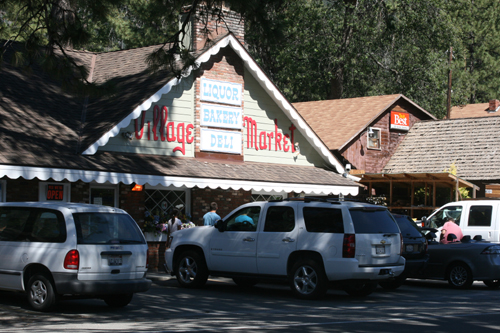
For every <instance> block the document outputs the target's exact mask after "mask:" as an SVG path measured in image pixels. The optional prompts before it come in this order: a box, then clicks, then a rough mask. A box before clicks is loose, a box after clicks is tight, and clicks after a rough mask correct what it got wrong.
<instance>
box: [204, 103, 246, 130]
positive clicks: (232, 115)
mask: <svg viewBox="0 0 500 333" xmlns="http://www.w3.org/2000/svg"><path fill="white" fill-rule="evenodd" d="M242 113H243V112H242V109H241V108H235V107H230V106H223V105H217V104H204V103H202V104H201V119H200V122H201V126H207V127H222V128H233V129H241V128H242V125H241V118H242V116H241V115H242Z"/></svg>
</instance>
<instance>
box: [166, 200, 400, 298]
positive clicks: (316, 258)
mask: <svg viewBox="0 0 500 333" xmlns="http://www.w3.org/2000/svg"><path fill="white" fill-rule="evenodd" d="M401 246H402V241H401V233H400V231H399V228H398V226H397V224H396V222H395V221H394V219H393V218H392V216H391V215H390V213H389V211H388V210H387V209H386V208H385V207H382V206H375V205H370V204H366V203H359V202H349V201H329V200H326V199H319V198H305V199H302V200H285V201H270V202H254V203H249V204H245V205H243V206H240V207H239V208H237V209H235V210H234V211H233V212H231V213H230V214H229V215H228V216H226V217H225V218H224V219H223V220H220V221H218V222H217V223H216V225H215V227H197V228H191V229H185V230H181V231H179V232H176V233H174V235H173V237H172V240H171V246H170V248H168V249H167V250H166V252H165V260H166V268H167V271H168V272H170V273H171V274H172V275H176V277H177V281H178V282H179V284H180V285H181V286H183V287H201V286H203V285H204V284H205V282H206V280H207V278H208V276H209V275H212V276H223V277H231V278H232V279H233V280H234V282H235V283H237V284H238V285H241V286H251V285H255V284H257V283H258V282H260V281H264V280H271V279H274V280H285V281H288V283H289V284H290V287H291V289H292V291H293V292H294V293H295V295H296V296H297V297H299V298H304V299H313V298H319V297H322V296H323V295H324V294H325V293H326V291H327V289H328V287H329V286H331V285H334V284H336V285H340V286H341V287H342V288H343V289H344V290H345V291H346V292H347V293H349V294H350V295H356V296H365V295H369V294H370V293H372V292H373V291H374V290H375V288H376V286H377V283H378V282H380V281H383V280H387V279H392V278H394V277H396V276H398V275H399V274H401V272H403V270H404V265H405V259H404V258H403V257H401Z"/></svg>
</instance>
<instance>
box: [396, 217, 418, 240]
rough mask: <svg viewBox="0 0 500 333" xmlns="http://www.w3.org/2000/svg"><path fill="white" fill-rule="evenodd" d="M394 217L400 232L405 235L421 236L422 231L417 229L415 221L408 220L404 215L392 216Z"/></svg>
mask: <svg viewBox="0 0 500 333" xmlns="http://www.w3.org/2000/svg"><path fill="white" fill-rule="evenodd" d="M394 219H395V220H396V222H397V223H398V225H399V229H400V230H401V234H402V235H403V236H405V237H422V233H421V232H420V231H419V229H418V227H417V225H416V224H415V222H413V221H412V220H410V218H409V217H408V216H406V215H402V216H394Z"/></svg>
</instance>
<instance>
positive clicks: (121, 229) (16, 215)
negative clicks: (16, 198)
mask: <svg viewBox="0 0 500 333" xmlns="http://www.w3.org/2000/svg"><path fill="white" fill-rule="evenodd" d="M147 252H148V245H147V243H146V240H145V239H144V235H143V234H142V232H141V230H140V229H139V227H138V226H137V223H136V222H135V221H134V220H133V219H132V217H131V216H130V215H128V214H127V213H126V212H125V211H123V210H121V209H117V208H112V207H106V206H97V205H86V204H76V203H48V202H18V203H1V204H0V289H1V290H10V291H20V292H25V293H26V295H27V297H28V301H29V303H30V305H31V306H32V307H33V308H34V309H35V310H39V311H47V310H49V309H50V308H51V307H52V306H53V305H54V304H55V302H56V300H57V299H59V298H61V297H68V296H78V297H93V298H101V299H103V300H104V301H105V302H106V303H107V304H108V305H109V306H112V307H122V306H125V305H127V304H128V303H129V302H130V301H131V300H132V295H133V294H134V293H136V292H141V291H147V290H148V289H149V287H150V286H151V281H150V280H148V279H146V271H147V257H148V254H147Z"/></svg>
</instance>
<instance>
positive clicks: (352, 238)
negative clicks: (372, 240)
mask: <svg viewBox="0 0 500 333" xmlns="http://www.w3.org/2000/svg"><path fill="white" fill-rule="evenodd" d="M355 254H356V235H354V234H344V245H343V247H342V258H354V255H355Z"/></svg>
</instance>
